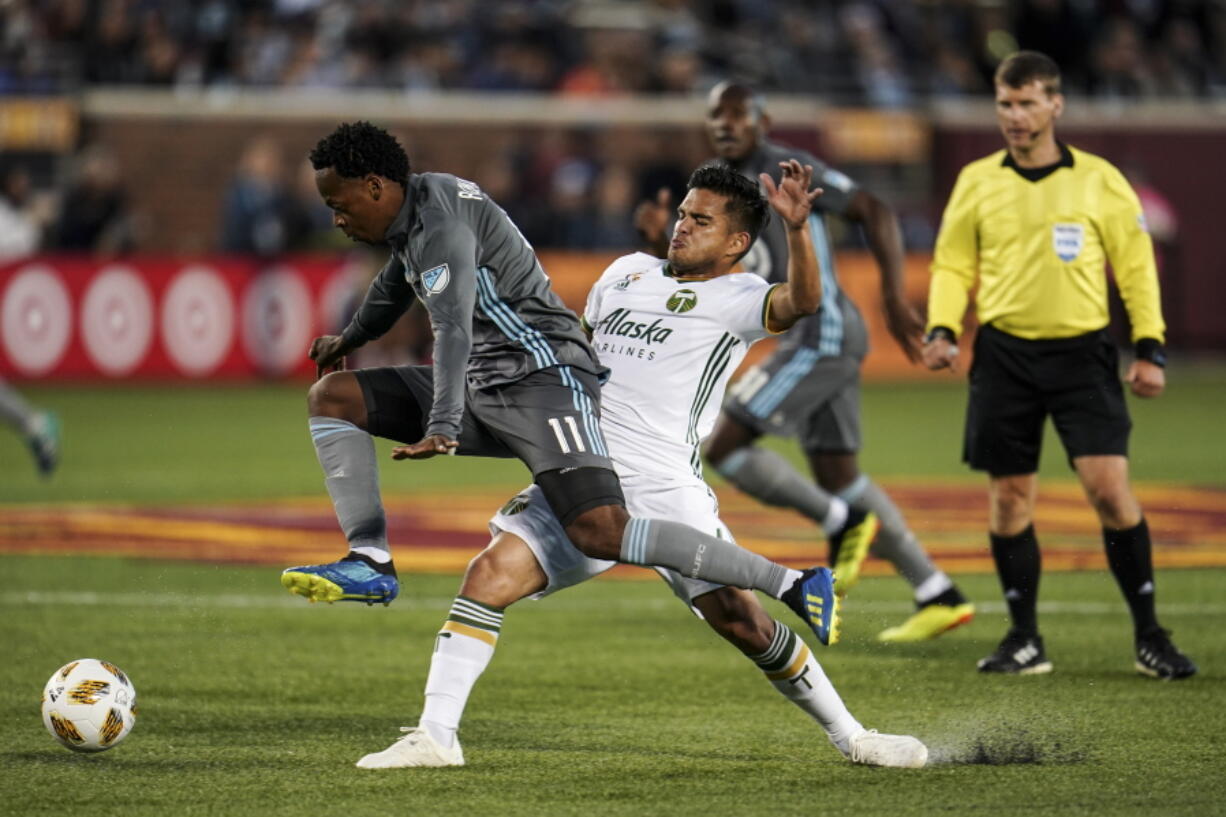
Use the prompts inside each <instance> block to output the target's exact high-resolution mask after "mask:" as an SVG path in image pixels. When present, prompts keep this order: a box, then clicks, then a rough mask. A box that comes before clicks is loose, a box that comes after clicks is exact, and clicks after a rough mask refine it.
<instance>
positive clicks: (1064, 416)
mask: <svg viewBox="0 0 1226 817" xmlns="http://www.w3.org/2000/svg"><path fill="white" fill-rule="evenodd" d="M970 384H971V387H970V395H969V400H968V404H967V410H966V435H965V438H964V442H963V449H962V459H963V461H964V462H966V463H968V464H969V465H970V466H971V468H974V469H975V470H977V471H987V472H988V473H989V474H991V475H992V476H1011V475H1016V474H1032V473H1034V472H1036V471H1037V470H1038V468H1039V452H1040V449H1041V447H1042V443H1043V422H1044V420H1045V419H1046V418H1047V416H1048V415H1051V418H1052V422H1054V423H1055V425H1056V431H1057V433H1058V434H1059V435H1060V441H1061V442H1062V443H1063V444H1064V451H1065V453H1066V454H1067V455H1068V459H1069V464H1070V465H1071V464H1072V461H1073V459H1074V458H1076V457H1082V456H1091V455H1109V454H1118V455H1121V456H1128V433H1129V431H1131V429H1132V421H1131V420H1130V419H1129V417H1128V406H1127V404H1126V403H1125V402H1124V389H1123V386H1122V385H1121V383H1120V374H1119V353H1118V352H1117V351H1116V348H1115V344H1113V343H1112V342H1111V339H1110V338H1109V337H1108V336H1107V333H1106V331H1105V330H1099V331H1097V332H1090V333H1089V334H1085V335H1078V336H1076V337H1072V338H1060V339H1058V340H1025V339H1023V338H1019V337H1016V336H1014V335H1010V334H1008V333H1006V332H1002V331H1000V330H999V329H995V328H993V327H991V326H982V327H980V329H979V332H978V334H977V336H976V337H975V359H974V362H973V363H972V364H971V371H970Z"/></svg>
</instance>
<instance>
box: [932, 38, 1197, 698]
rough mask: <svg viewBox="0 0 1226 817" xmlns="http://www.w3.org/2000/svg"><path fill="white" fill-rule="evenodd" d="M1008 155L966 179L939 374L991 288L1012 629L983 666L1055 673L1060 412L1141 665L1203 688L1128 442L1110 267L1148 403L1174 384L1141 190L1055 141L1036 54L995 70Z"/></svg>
mask: <svg viewBox="0 0 1226 817" xmlns="http://www.w3.org/2000/svg"><path fill="white" fill-rule="evenodd" d="M995 79H996V82H995V85H996V118H997V121H998V123H999V125H1000V130H1001V133H1002V134H1003V136H1004V138H1005V150H1001V151H998V152H996V153H994V154H992V155H990V156H987V157H985V158H983V159H979V160H978V161H975V162H971V163H970V164H969V165H967V166H966V167H964V168H963V169H962V172H961V174H960V175H959V176H958V181H957V184H956V185H955V186H954V190H953V193H952V194H951V196H950V200H949V204H948V206H947V207H946V209H945V215H944V218H943V220H942V223H941V231H940V234H939V235H938V237H937V245H936V251H935V257H934V259H933V263H932V284H931V289H930V290H929V294H928V335H927V340H926V343H925V345H924V351H923V355H924V363H925V364H926V365H927V366H928V368H930V369H943V368H947V367H948V368H950V369H956V364H957V362H958V357H957V353H958V347H957V341H958V335H959V332H960V329H961V326H962V318H963V314H964V313H965V311H966V306H967V297H968V292H969V291H970V289H971V288H972V287H973V286H974V285H975V283H976V278H978V284H979V290H978V295H977V296H976V308H977V310H978V317H979V323H980V324H981V328H980V330H979V332H978V334H977V335H976V337H975V354H974V362H973V365H972V366H971V371H970V395H969V401H968V407H967V414H966V434H965V440H964V446H963V459H964V460H965V461H966V462H967V463H968V464H969V465H970V467H971V468H973V469H976V470H979V471H987V472H988V484H989V496H990V502H991V515H990V520H989V527H990V539H991V545H992V558H993V561H995V563H996V572H997V573H998V574H999V576H1000V582H1001V586H1002V587H1003V589H1004V595H1005V602H1006V603H1007V604H1008V607H1009V616H1010V618H1011V620H1012V626H1011V628H1010V629H1009V632H1008V633H1007V634H1006V635H1005V637H1004V640H1002V641H1001V643H1000V646H999V647H997V649H996V652H994V653H993V654H992V655H989V656H988V657H987V658H984V659H983V660H981V661H980V662H979V670H980V672H1004V673H1021V674H1033V673H1044V672H1050V671H1051V669H1052V664H1051V662H1050V661H1049V660H1048V659H1047V655H1046V653H1045V652H1044V650H1043V639H1042V638H1041V637H1040V635H1039V629H1038V622H1037V617H1036V613H1035V606H1036V600H1037V597H1038V590H1039V572H1040V558H1039V542H1038V538H1037V537H1036V535H1035V530H1034V524H1033V521H1032V520H1033V512H1034V500H1035V491H1036V488H1037V485H1038V481H1037V477H1036V473H1035V472H1036V471H1037V470H1038V463H1039V447H1040V443H1041V441H1042V436H1043V423H1044V420H1045V419H1046V417H1047V416H1048V415H1049V414H1050V415H1051V417H1052V420H1053V422H1054V423H1055V426H1056V430H1057V432H1058V433H1059V435H1060V440H1061V442H1062V443H1063V444H1064V449H1065V452H1066V453H1067V454H1068V457H1069V461H1070V463H1071V465H1072V467H1073V469H1074V470H1075V471H1076V472H1077V477H1078V479H1080V480H1081V484H1082V487H1083V488H1084V490H1085V492H1086V496H1087V497H1088V498H1089V500H1090V504H1091V505H1093V507H1094V510H1095V511H1097V512H1098V517H1099V519H1100V520H1101V522H1102V528H1103V543H1104V545H1105V547H1106V550H1107V561H1108V563H1109V564H1110V566H1111V573H1112V574H1113V575H1114V576H1115V579H1116V581H1117V582H1118V584H1119V586H1120V589H1121V590H1122V591H1123V593H1124V598H1125V599H1126V600H1127V602H1128V607H1129V609H1130V610H1131V611H1132V619H1133V626H1134V628H1135V639H1136V640H1135V644H1136V668H1137V671H1139V672H1141V673H1143V674H1145V675H1149V676H1152V677H1154V678H1168V679H1169V678H1186V677H1188V676H1190V675H1192V674H1194V673H1195V672H1196V665H1195V664H1194V663H1192V661H1191V660H1189V659H1188V657H1187V656H1185V655H1184V654H1183V653H1181V652H1180V651H1179V650H1178V649H1176V647H1175V645H1174V644H1172V643H1171V640H1170V637H1169V633H1168V632H1167V631H1166V630H1163V629H1162V628H1161V627H1160V626H1159V625H1158V619H1157V616H1156V614H1155V612H1154V575H1153V566H1152V564H1151V559H1150V551H1151V546H1150V538H1149V528H1148V527H1147V525H1146V523H1145V519H1144V517H1143V516H1142V515H1141V508H1140V506H1139V505H1138V503H1137V500H1136V497H1135V496H1134V495H1133V493H1132V489H1131V487H1130V485H1129V481H1128V433H1129V430H1130V429H1131V427H1132V422H1131V420H1130V419H1129V417H1128V408H1127V406H1126V405H1125V402H1124V394H1123V389H1122V387H1121V385H1120V381H1119V375H1118V358H1117V354H1116V350H1115V346H1114V345H1113V344H1112V342H1111V340H1110V338H1109V337H1108V335H1107V332H1106V326H1107V324H1108V320H1109V318H1108V313H1107V280H1106V275H1105V272H1104V268H1103V265H1104V263H1105V262H1110V263H1111V267H1112V269H1113V270H1114V272H1115V277H1116V281H1117V282H1118V284H1119V289H1120V294H1121V295H1122V296H1123V300H1124V304H1125V306H1126V307H1127V310H1128V316H1129V319H1130V322H1131V324H1132V339H1133V341H1134V343H1135V344H1136V360H1135V362H1134V363H1133V364H1132V365H1131V366H1130V367H1129V369H1128V373H1127V375H1126V376H1125V378H1124V380H1125V381H1126V382H1127V383H1128V385H1129V387H1130V388H1131V389H1132V392H1133V394H1135V395H1137V396H1138V397H1156V396H1157V395H1159V394H1161V392H1162V389H1163V386H1164V385H1165V378H1164V374H1163V364H1164V363H1165V355H1164V353H1163V346H1162V344H1163V335H1164V331H1165V325H1164V323H1163V321H1162V312H1161V306H1160V303H1159V297H1158V276H1157V269H1156V267H1155V264H1154V253H1153V245H1152V244H1151V242H1150V238H1149V235H1148V233H1147V232H1146V227H1145V220H1144V218H1143V217H1142V215H1141V206H1140V203H1139V202H1138V200H1137V196H1136V194H1135V193H1134V192H1133V191H1132V189H1131V188H1130V187H1129V186H1128V183H1127V182H1126V181H1124V177H1123V176H1122V175H1121V174H1120V172H1119V171H1118V170H1116V169H1115V168H1114V167H1113V166H1112V165H1110V164H1109V163H1108V162H1106V161H1105V160H1103V159H1101V158H1099V157H1098V156H1094V155H1092V154H1089V153H1085V152H1083V151H1080V150H1077V149H1076V148H1072V147H1069V146H1068V145H1065V144H1064V143H1062V142H1059V141H1057V140H1056V136H1055V122H1056V119H1057V118H1059V116H1060V113H1061V112H1062V110H1063V109H1064V97H1063V96H1062V95H1061V93H1060V69H1059V68H1058V67H1057V66H1056V64H1055V63H1054V62H1052V60H1051V59H1050V58H1048V57H1046V56H1044V55H1043V54H1040V53H1037V52H1034V51H1019V52H1017V53H1016V54H1013V55H1012V56H1010V57H1009V58H1008V59H1006V60H1005V61H1004V62H1002V63H1001V65H1000V67H999V68H998V69H997V71H996V78H995Z"/></svg>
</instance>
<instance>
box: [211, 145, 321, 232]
mask: <svg viewBox="0 0 1226 817" xmlns="http://www.w3.org/2000/svg"><path fill="white" fill-rule="evenodd" d="M316 195H318V194H316ZM294 221H295V216H294V213H293V205H292V204H291V201H290V195H289V192H288V191H287V190H286V185H285V171H284V159H283V157H282V153H281V146H280V145H279V144H278V143H277V142H276V141H275V140H273V139H270V138H267V137H259V138H257V139H255V140H253V141H252V142H251V143H250V144H248V145H247V148H246V150H244V151H243V155H242V157H241V158H240V159H239V164H238V169H237V172H236V174H235V176H234V180H233V181H232V182H231V183H230V189H229V190H228V191H227V192H226V198H225V205H224V210H223V212H222V228H221V229H222V232H221V249H222V251H223V252H233V253H254V254H256V255H263V256H270V255H277V254H279V253H282V252H285V250H286V249H287V248H288V247H289V245H290V241H291V230H292V229H293V223H294Z"/></svg>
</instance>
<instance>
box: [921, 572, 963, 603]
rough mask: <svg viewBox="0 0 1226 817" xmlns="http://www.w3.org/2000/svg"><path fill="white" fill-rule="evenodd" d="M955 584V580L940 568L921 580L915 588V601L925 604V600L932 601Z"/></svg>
mask: <svg viewBox="0 0 1226 817" xmlns="http://www.w3.org/2000/svg"><path fill="white" fill-rule="evenodd" d="M953 586H954V583H953V580H952V579H950V578H949V576H946V575H945V574H944V573H943V572H941V571H940V570H938V571H937V572H936V573H933V574H932V575H931V576H929V577H928V578H926V579H924V580H923V581H922V582H920V583H919V586H918V587H916V588H915V603H916V604H924V603H925V602H929V601H932V600H933V599H935V598H936V597H937V596H939V595H941V594H942V593H944V592H945V591H946V590H948V589H949V588H951V587H953Z"/></svg>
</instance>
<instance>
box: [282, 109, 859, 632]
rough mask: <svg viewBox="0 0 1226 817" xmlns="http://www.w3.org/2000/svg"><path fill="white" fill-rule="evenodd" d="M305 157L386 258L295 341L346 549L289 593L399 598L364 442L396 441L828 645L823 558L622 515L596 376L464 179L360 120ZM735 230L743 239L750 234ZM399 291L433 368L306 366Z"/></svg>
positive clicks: (344, 217)
mask: <svg viewBox="0 0 1226 817" xmlns="http://www.w3.org/2000/svg"><path fill="white" fill-rule="evenodd" d="M311 164H312V166H313V167H314V168H315V171H316V185H317V187H318V189H319V193H320V195H321V196H322V197H323V200H324V203H325V204H327V205H328V207H329V208H331V210H332V211H333V221H334V223H335V224H336V226H337V227H338V228H340V229H341V230H342V231H343V232H344V233H345V234H346V235H347V236H349V237H350V238H352V239H354V240H358V241H363V242H366V243H371V244H388V245H390V247H391V249H392V254H391V257H390V258H389V259H388V262H387V264H386V265H385V266H384V268H383V269H382V270H381V271H380V273H379V274H378V276H376V278H375V280H374V282H373V283H372V284H371V287H370V290H369V291H368V292H367V295H366V298H365V300H364V301H363V302H362V305H361V306H360V307H359V308H358V311H357V314H355V315H354V317H353V320H352V321H351V322H350V324H349V326H348V327H346V329H345V331H344V332H343V333H342V334H341V335H336V336H325V337H321V338H316V339H315V341H314V342H313V343H312V345H311V350H310V356H311V358H312V359H313V360H314V361H315V363H316V366H317V372H318V374H320V375H321V378H320V379H319V380H318V381H317V382H316V383H315V385H314V386H312V388H311V390H310V393H309V395H308V398H307V408H308V411H309V413H310V421H309V425H310V430H311V437H312V439H313V440H314V442H315V448H316V453H317V454H318V456H319V462H320V465H321V466H322V467H323V469H324V474H325V477H326V483H327V486H328V492H329V494H330V495H331V497H332V501H333V505H334V506H335V508H336V514H337V518H338V520H339V522H340V525H341V528H342V530H343V531H344V532H345V537H346V538H347V539H348V541H349V553H348V554H347V555H346V556H345V557H344V558H342V559H341V560H339V561H337V562H333V563H330V564H322V565H305V566H301V567H294V568H290V569H288V570H286V571H284V573H283V574H282V576H281V583H282V584H283V585H284V586H285V587H286V588H287V589H289V590H290V591H291V592H293V593H296V594H298V595H302V596H305V597H306V598H308V599H310V600H311V601H329V602H330V601H337V600H350V601H365V602H367V603H373V602H375V601H380V602H383V603H384V604H386V603H388V602H390V601H391V600H392V599H393V598H395V596H396V594H397V593H398V592H399V584H398V582H397V580H396V573H395V569H394V568H393V566H392V558H391V554H390V552H389V549H388V542H387V525H386V519H385V516H384V513H383V506H382V502H381V500H380V497H379V484H378V466H377V465H376V462H375V451H374V444H373V442H372V440H371V439H370V435H371V434H375V435H378V436H381V437H386V438H389V439H392V440H397V441H399V442H401V443H404V445H402V446H400V447H398V448H396V449H394V450H393V456H394V457H395V458H396V459H406V458H409V459H426V458H429V457H433V456H435V455H437V454H448V453H457V454H464V455H471V456H486V457H515V458H518V459H519V460H521V461H522V462H523V463H524V464H525V465H527V466H528V468H529V469H530V470H531V472H532V476H533V480H534V481H535V482H536V484H537V485H539V486H540V488H541V491H542V493H543V494H544V496H545V498H546V501H547V502H548V503H549V505H550V507H551V508H552V509H553V511H554V513H555V515H556V516H557V517H558V519H559V520H560V521H561V522H562V525H563V527H564V529H565V531H566V534H567V536H568V537H569V538H570V540H571V542H572V543H574V545H575V547H577V548H578V549H579V550H580V551H581V552H582V553H584V554H585V555H587V556H590V557H592V558H597V559H610V560H616V561H620V562H626V563H629V564H638V565H650V566H656V567H666V568H672V569H674V570H677V571H678V572H680V573H682V574H683V575H686V576H689V577H691V578H696V579H705V580H707V581H712V582H718V583H720V584H727V585H731V586H734V587H744V588H749V589H756V590H761V591H763V592H765V593H767V594H769V595H771V596H774V597H775V598H778V599H781V600H783V601H784V602H785V603H787V604H788V606H789V607H791V608H792V609H793V611H795V612H796V614H797V615H799V616H801V618H803V619H804V620H805V621H806V622H807V623H808V624H809V626H810V627H812V628H813V630H814V632H815V633H816V634H817V636H818V639H819V640H820V641H821V642H822V643H823V644H826V643H830V642H832V641H833V640H834V639H835V638H837V628H836V623H837V618H836V616H837V601H836V599H835V596H834V587H833V577H832V576H831V574H830V571H828V570H826V569H825V568H817V569H813V570H809V571H805V572H804V573H803V574H802V573H801V572H800V571H797V570H791V569H789V568H786V567H784V566H783V565H778V564H775V563H774V562H771V561H770V560H768V559H765V558H763V557H762V556H759V555H757V554H755V553H751V552H749V551H747V550H744V549H742V548H740V547H737V546H736V545H734V544H732V543H730V542H726V541H723V540H720V539H718V538H716V537H715V536H711V535H708V534H704V533H701V532H699V531H697V530H695V529H693V528H690V527H687V526H685V525H681V524H678V523H676V522H672V521H668V520H663V519H644V518H633V519H632V518H631V517H630V516H629V514H628V513H627V512H626V508H625V499H624V497H623V495H622V490H621V485H620V483H619V481H618V478H617V475H616V473H615V472H614V471H613V466H612V463H611V461H610V460H609V458H608V453H607V450H606V448H605V443H604V439H603V437H602V436H601V433H600V428H599V425H598V423H599V405H600V404H599V400H600V387H599V384H600V381H601V379H602V378H603V377H604V376H605V375H606V374H607V370H606V369H605V368H604V367H602V366H601V365H600V363H599V361H598V360H597V359H596V355H595V353H594V352H593V351H592V349H591V347H590V346H589V345H588V342H587V339H586V337H585V336H584V334H583V330H582V329H581V327H580V325H579V320H578V318H577V317H576V316H575V314H574V313H573V312H571V311H570V310H569V309H567V308H566V307H565V306H564V305H563V304H562V302H561V299H559V298H558V296H557V295H556V294H555V293H554V292H553V291H552V290H551V289H550V288H549V279H548V278H547V277H546V275H545V272H544V270H542V269H541V266H540V263H539V262H538V261H537V259H536V255H535V254H534V253H533V251H532V248H531V247H530V246H529V245H528V243H527V241H525V240H524V238H523V236H522V235H521V234H520V233H519V230H517V229H516V227H515V225H514V224H512V223H511V220H510V219H509V218H507V215H506V213H505V212H503V210H502V208H500V207H499V206H498V205H497V204H495V203H494V202H493V201H491V200H490V199H489V198H488V197H487V196H485V194H484V193H482V192H481V189H480V188H479V187H477V185H475V184H473V183H472V182H468V181H465V180H463V179H457V178H456V177H455V176H450V175H447V174H444V173H418V174H410V172H409V158H408V156H407V155H406V154H405V152H404V149H403V148H401V146H400V144H399V143H398V142H397V141H396V140H395V138H394V137H392V136H391V135H390V134H388V133H387V132H386V131H384V130H382V129H380V128H377V127H375V126H374V125H371V124H370V123H368V122H358V123H354V124H343V125H341V126H339V127H338V128H337V129H336V130H335V131H333V133H332V134H330V135H329V136H327V137H325V138H324V139H322V140H321V141H320V142H319V144H318V145H316V147H315V149H314V150H313V151H312V152H311ZM742 235H743V240H744V242H745V248H747V247H748V246H749V245H750V244H751V243H752V241H753V237H752V236H749V235H748V234H742ZM742 249H744V248H742ZM415 298H420V299H421V300H422V302H423V303H424V305H425V306H426V309H427V311H428V312H429V314H430V322H431V325H432V326H433V329H434V338H435V345H434V365H433V366H396V367H387V368H377V369H361V370H358V371H356V372H347V371H335V372H332V373H330V374H328V375H327V376H322V375H323V372H324V371H325V370H326V369H328V368H330V367H333V366H343V359H344V355H345V354H346V352H348V351H350V350H352V349H355V348H357V347H358V346H360V345H362V344H363V343H365V342H366V341H367V340H370V339H371V338H375V337H378V336H379V335H381V334H382V333H384V332H386V331H387V330H388V329H389V328H390V327H391V326H392V324H393V323H394V322H395V321H396V320H397V318H399V317H400V315H402V314H403V313H404V311H405V310H406V309H407V308H408V307H409V306H410V304H412V302H413V300H414V299H415ZM814 308H816V307H814Z"/></svg>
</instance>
